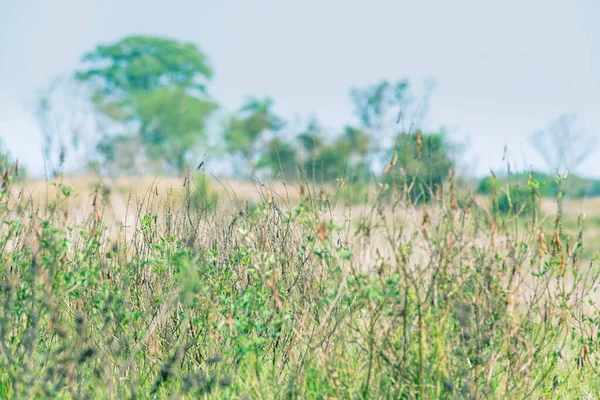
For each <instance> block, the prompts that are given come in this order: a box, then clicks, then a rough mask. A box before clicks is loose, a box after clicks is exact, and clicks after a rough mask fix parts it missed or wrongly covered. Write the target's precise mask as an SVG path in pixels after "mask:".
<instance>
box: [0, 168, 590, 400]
mask: <svg viewBox="0 0 600 400" xmlns="http://www.w3.org/2000/svg"><path fill="white" fill-rule="evenodd" d="M390 165H391V167H390V168H389V170H388V172H387V173H388V174H392V175H393V174H399V173H401V169H402V168H401V167H400V162H399V161H394V159H392V162H391V163H390ZM12 172H14V169H13V168H9V169H6V170H5V171H3V174H2V175H3V176H4V177H5V178H4V179H5V181H4V184H3V187H2V190H0V219H2V221H3V223H2V225H1V227H0V248H2V252H1V253H0V254H1V256H0V280H1V282H2V285H3V286H2V291H0V397H1V398H89V397H93V398H131V397H136V398H168V397H173V396H175V397H181V398H198V397H207V398H240V397H244V396H245V397H247V398H307V399H310V398H507V397H513V398H582V397H590V396H591V397H597V396H598V395H599V394H600V385H599V383H598V382H599V381H598V379H597V373H596V371H597V370H598V368H599V367H600V360H599V358H598V350H599V349H598V341H597V340H596V336H595V333H594V332H595V330H596V328H597V326H598V324H600V315H598V312H597V309H596V307H595V300H596V295H595V290H594V289H593V288H594V286H595V284H597V282H598V278H599V277H600V267H599V266H598V263H597V261H596V257H594V259H593V260H591V262H590V261H586V260H583V259H582V252H583V250H584V248H585V246H584V243H583V241H582V240H583V239H582V236H581V234H578V233H575V234H569V233H567V231H566V230H564V229H563V227H562V222H561V218H556V224H555V225H554V226H553V227H552V228H551V229H552V230H551V231H550V232H547V231H545V228H544V227H546V229H547V225H544V222H543V221H541V220H540V219H539V218H537V217H536V215H537V214H536V213H533V214H531V213H530V214H527V215H526V214H524V213H522V212H519V210H516V211H515V213H514V214H511V215H510V216H509V217H507V218H503V217H500V216H498V215H497V214H495V213H493V212H492V213H490V212H488V211H486V209H485V208H482V207H480V206H478V205H477V203H476V202H475V201H474V200H473V199H470V198H468V197H467V198H464V196H465V194H464V193H462V194H461V193H457V189H455V188H456V186H457V185H456V184H455V182H454V180H453V179H452V178H451V179H450V181H449V182H448V183H449V185H445V186H444V189H443V191H442V192H441V193H438V195H437V196H433V197H432V198H431V199H430V202H429V204H426V205H423V206H418V208H415V207H413V206H411V204H412V202H411V201H410V196H411V191H410V189H409V188H408V187H407V185H408V182H404V184H403V185H404V187H401V188H397V189H398V191H397V193H396V194H395V196H396V200H397V201H393V202H390V201H389V200H385V199H389V197H390V196H389V195H387V194H386V193H387V192H388V191H393V190H394V189H393V188H390V187H389V186H388V185H384V184H382V185H380V186H379V188H380V189H379V192H378V193H372V194H371V195H368V194H366V195H365V196H366V197H367V199H368V200H367V203H366V206H367V207H366V208H365V210H364V211H363V212H362V213H360V214H358V215H355V216H354V217H353V218H350V219H347V218H339V217H342V216H343V215H344V214H345V213H346V211H345V208H344V207H343V206H341V205H340V204H338V205H337V206H336V198H342V199H343V196H344V193H343V191H344V190H345V189H347V188H348V187H347V186H345V185H341V186H340V188H339V189H338V193H335V194H331V195H329V194H327V192H326V191H325V190H324V189H321V190H320V191H317V189H316V188H313V187H312V186H311V185H310V183H308V182H305V183H304V184H303V185H302V189H301V192H302V195H301V199H300V201H299V202H298V203H296V204H290V203H288V202H285V201H281V200H278V199H284V198H285V197H283V196H276V195H273V194H270V193H271V192H270V191H269V189H267V188H265V189H264V190H265V191H264V192H263V193H262V194H261V196H262V198H263V200H262V201H260V202H258V203H255V204H253V205H252V206H249V205H239V204H238V203H235V202H230V203H227V204H223V203H222V202H221V200H225V198H226V197H227V196H223V197H222V198H221V200H220V201H219V203H218V204H219V205H221V207H220V208H219V207H218V206H217V208H216V209H215V208H214V207H204V208H201V209H199V208H190V207H189V204H190V201H192V202H204V201H205V200H206V199H207V198H208V197H210V195H209V194H208V193H210V192H211V189H210V186H209V185H206V184H205V182H206V179H205V178H203V177H202V176H200V177H198V178H197V179H196V184H195V185H194V186H190V183H189V180H187V179H189V178H186V182H185V186H184V187H185V188H189V190H186V191H184V195H183V197H179V195H177V192H176V191H173V190H172V189H169V188H167V189H165V188H161V189H160V192H159V187H158V185H156V186H154V187H152V188H150V189H149V190H148V191H147V193H146V195H144V196H142V197H138V199H139V200H138V203H137V204H132V205H131V207H130V208H129V209H128V211H127V213H126V214H129V213H132V214H133V215H134V217H135V224H134V225H133V226H129V227H127V226H125V225H124V224H123V223H121V222H120V221H119V220H118V219H117V220H115V219H112V217H111V215H113V212H114V210H113V209H112V208H111V206H110V204H111V201H110V191H108V190H104V189H102V186H101V185H99V186H98V189H96V191H95V192H94V194H93V196H90V197H89V198H88V197H86V198H87V199H88V200H87V201H88V202H89V207H86V208H88V209H89V210H90V211H89V214H87V215H85V216H84V217H83V219H81V218H77V219H74V218H70V217H69V216H68V211H69V209H68V208H66V207H67V205H68V202H69V199H70V198H72V197H73V196H77V193H76V192H75V191H74V190H73V189H72V188H69V187H68V186H66V185H64V184H62V183H60V181H59V182H57V183H56V188H57V190H56V197H55V198H51V199H49V200H48V203H41V204H39V205H37V206H36V205H34V202H32V200H31V199H27V198H26V196H16V195H15V194H14V193H15V192H14V191H11V190H10V189H11V185H12ZM536 185H537V184H536V182H535V181H533V180H531V181H530V186H529V190H530V191H534V190H535V189H536ZM257 190H263V189H257ZM457 197H462V198H464V200H463V201H461V202H457V201H456V198H457ZM199 199H200V200H199ZM558 201H559V202H560V201H561V200H560V199H559V200H558ZM23 204H25V206H24V205H23ZM204 204H206V203H204ZM198 210H201V212H198ZM524 227H525V228H524ZM577 229H578V230H579V232H582V230H583V225H582V220H581V219H580V220H579V222H577Z"/></svg>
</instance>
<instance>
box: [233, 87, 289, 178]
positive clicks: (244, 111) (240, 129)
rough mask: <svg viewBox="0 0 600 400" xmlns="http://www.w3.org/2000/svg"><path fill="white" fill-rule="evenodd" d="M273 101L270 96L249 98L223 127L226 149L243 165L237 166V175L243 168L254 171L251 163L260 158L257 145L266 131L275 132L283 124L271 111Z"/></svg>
mask: <svg viewBox="0 0 600 400" xmlns="http://www.w3.org/2000/svg"><path fill="white" fill-rule="evenodd" d="M273 105H274V102H273V100H272V99H270V98H268V97H267V98H265V99H262V100H261V99H257V98H250V99H248V100H247V101H246V103H245V104H244V105H243V106H242V108H241V109H240V112H239V115H238V116H233V117H231V118H230V120H229V121H228V123H227V126H226V127H225V135H224V136H225V142H226V146H227V150H228V151H229V152H230V153H232V154H233V155H235V156H238V157H239V158H240V159H241V161H242V163H243V166H242V167H241V168H237V171H236V172H237V174H238V175H244V172H243V169H244V168H245V169H246V171H248V172H249V174H250V175H252V174H253V173H254V169H255V168H256V166H255V165H253V163H255V162H257V161H258V160H259V159H260V151H259V149H258V145H259V142H260V140H261V139H262V138H263V135H264V134H265V133H267V132H271V133H276V132H278V131H279V130H280V129H281V128H282V127H283V125H284V123H283V120H282V119H281V118H280V117H279V116H277V115H276V114H275V113H274V112H273Z"/></svg>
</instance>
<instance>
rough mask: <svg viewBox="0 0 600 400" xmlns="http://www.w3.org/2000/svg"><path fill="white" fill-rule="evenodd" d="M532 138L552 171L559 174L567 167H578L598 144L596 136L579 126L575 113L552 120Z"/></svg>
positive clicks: (533, 143) (532, 141)
mask: <svg viewBox="0 0 600 400" xmlns="http://www.w3.org/2000/svg"><path fill="white" fill-rule="evenodd" d="M530 139H531V143H532V145H533V146H534V148H535V149H536V150H538V152H539V153H540V155H541V156H542V158H543V159H544V161H545V162H546V165H547V166H548V168H549V170H550V173H554V172H558V173H559V174H563V173H564V171H565V170H567V169H576V168H577V167H578V166H579V165H580V164H581V163H582V162H583V161H584V160H585V159H586V158H588V157H589V155H590V154H591V152H592V151H593V150H594V147H595V145H596V137H595V136H594V135H592V134H589V133H586V132H585V131H584V130H582V129H580V128H579V127H578V126H577V117H576V116H575V115H567V114H563V115H561V116H560V117H558V118H557V119H555V120H554V121H551V122H550V124H549V125H548V127H547V128H546V129H545V130H540V131H537V132H535V133H533V134H532V135H531V138H530Z"/></svg>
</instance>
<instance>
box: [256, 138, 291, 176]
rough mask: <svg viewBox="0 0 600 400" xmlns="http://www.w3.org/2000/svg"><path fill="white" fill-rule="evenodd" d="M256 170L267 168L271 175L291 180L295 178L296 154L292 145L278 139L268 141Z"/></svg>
mask: <svg viewBox="0 0 600 400" xmlns="http://www.w3.org/2000/svg"><path fill="white" fill-rule="evenodd" d="M256 168H257V169H260V168H268V169H269V170H270V172H271V174H272V175H274V176H278V175H281V177H284V178H287V179H293V178H295V177H296V176H297V171H298V170H297V168H298V153H297V150H296V148H295V147H294V145H293V144H291V143H288V142H285V141H284V140H283V139H282V138H280V137H274V138H272V139H271V140H269V141H268V142H267V144H266V146H265V147H264V150H263V151H262V155H261V158H260V160H259V161H258V163H257V164H256Z"/></svg>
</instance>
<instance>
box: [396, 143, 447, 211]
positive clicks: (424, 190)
mask: <svg viewBox="0 0 600 400" xmlns="http://www.w3.org/2000/svg"><path fill="white" fill-rule="evenodd" d="M394 152H395V154H396V157H397V163H396V165H397V167H399V168H400V171H397V172H399V173H392V174H389V175H387V177H386V179H385V180H386V181H387V182H388V183H395V184H399V185H400V187H410V186H411V185H412V183H413V182H414V185H412V189H411V190H410V192H409V196H410V197H411V199H412V200H413V201H416V200H419V199H425V200H426V199H429V196H430V194H431V192H435V190H436V185H439V186H440V187H441V185H442V184H443V182H444V181H445V180H446V179H447V178H448V176H449V174H450V171H451V170H452V169H453V168H454V162H453V160H452V158H451V152H452V146H451V144H450V143H449V142H448V141H447V140H446V137H445V135H444V134H443V133H427V134H422V133H421V131H417V132H416V133H415V134H406V133H400V134H399V135H398V136H397V137H396V143H395V146H394Z"/></svg>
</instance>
